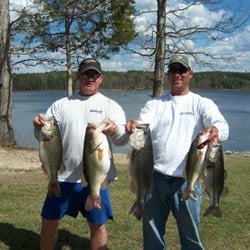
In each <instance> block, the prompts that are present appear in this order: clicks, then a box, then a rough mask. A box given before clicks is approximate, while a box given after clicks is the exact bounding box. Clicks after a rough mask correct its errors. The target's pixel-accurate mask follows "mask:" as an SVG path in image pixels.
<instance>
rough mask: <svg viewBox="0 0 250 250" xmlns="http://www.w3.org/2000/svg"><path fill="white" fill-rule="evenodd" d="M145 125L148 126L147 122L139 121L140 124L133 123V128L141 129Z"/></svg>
mask: <svg viewBox="0 0 250 250" xmlns="http://www.w3.org/2000/svg"><path fill="white" fill-rule="evenodd" d="M147 127H149V123H140V124H136V125H135V128H138V129H143V128H147Z"/></svg>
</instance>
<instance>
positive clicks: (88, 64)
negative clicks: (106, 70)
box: [78, 58, 102, 74]
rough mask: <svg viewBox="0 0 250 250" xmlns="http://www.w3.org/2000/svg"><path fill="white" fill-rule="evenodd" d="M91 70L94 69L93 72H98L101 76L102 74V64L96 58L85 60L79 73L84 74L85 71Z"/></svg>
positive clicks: (80, 66)
mask: <svg viewBox="0 0 250 250" xmlns="http://www.w3.org/2000/svg"><path fill="white" fill-rule="evenodd" d="M89 69H93V70H95V71H97V72H98V73H99V74H101V73H102V68H101V64H100V63H99V62H98V61H97V60H96V59H94V58H86V59H84V60H83V61H82V62H81V63H80V65H79V68H78V71H79V72H81V73H84V72H85V71H87V70H89Z"/></svg>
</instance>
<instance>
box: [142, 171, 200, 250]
mask: <svg viewBox="0 0 250 250" xmlns="http://www.w3.org/2000/svg"><path fill="white" fill-rule="evenodd" d="M153 185H154V187H153V191H152V193H151V194H149V195H148V196H147V197H146V198H145V205H144V215H143V245H144V248H143V249H144V250H162V249H166V245H165V242H164V238H163V237H164V234H165V230H166V223H167V219H168V216H169V213H170V211H171V212H172V213H173V216H174V218H175V220H176V223H177V228H178V231H179V237H180V243H181V249H183V250H184V249H185V250H195V249H204V248H203V246H202V244H201V241H200V237H199V231H198V227H199V224H200V205H201V186H200V184H195V190H196V193H197V200H196V201H194V200H192V199H188V200H186V201H183V200H182V198H181V195H182V192H183V190H184V189H185V188H186V186H187V181H186V180H185V179H183V178H176V177H172V178H171V177H166V176H164V175H162V174H160V173H157V172H155V173H154V184H153Z"/></svg>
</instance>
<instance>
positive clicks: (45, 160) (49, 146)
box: [35, 117, 64, 196]
mask: <svg viewBox="0 0 250 250" xmlns="http://www.w3.org/2000/svg"><path fill="white" fill-rule="evenodd" d="M43 123H44V124H43V127H42V128H41V130H40V131H38V130H37V129H35V137H36V139H37V140H38V141H39V158H40V161H41V163H42V169H43V171H44V173H45V174H46V175H47V176H48V179H49V184H48V195H49V196H53V195H55V196H61V190H60V187H59V184H58V182H57V175H58V170H61V171H63V170H64V165H63V163H62V142H61V136H60V132H59V128H58V124H57V122H56V120H55V118H54V117H49V118H46V120H45V121H43Z"/></svg>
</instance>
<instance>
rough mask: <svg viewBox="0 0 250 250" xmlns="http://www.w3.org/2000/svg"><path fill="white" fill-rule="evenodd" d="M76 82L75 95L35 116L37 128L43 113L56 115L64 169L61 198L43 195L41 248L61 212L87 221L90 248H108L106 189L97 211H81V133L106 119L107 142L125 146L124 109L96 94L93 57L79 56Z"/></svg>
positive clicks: (51, 238) (52, 236)
mask: <svg viewBox="0 0 250 250" xmlns="http://www.w3.org/2000/svg"><path fill="white" fill-rule="evenodd" d="M77 80H78V83H79V92H78V93H76V94H73V95H72V96H69V97H64V98H62V99H59V100H57V101H55V102H54V103H53V104H52V105H51V106H50V107H49V109H48V110H47V112H46V114H39V115H38V116H36V117H35V118H34V120H33V124H34V126H35V128H36V129H38V130H40V129H41V127H42V126H43V120H44V119H45V117H46V116H47V117H49V116H54V117H55V119H56V121H57V123H58V126H59V130H60V133H61V139H62V145H63V163H64V165H65V171H63V172H62V173H60V172H58V181H59V184H60V188H61V191H62V196H61V197H56V196H52V197H50V196H47V197H46V199H45V202H44V206H43V209H42V212H41V215H42V228H41V237H40V247H41V249H42V250H50V249H51V250H52V249H54V247H55V244H56V239H57V231H58V224H59V221H60V219H62V218H63V216H64V215H65V214H67V215H69V216H72V217H77V215H78V213H79V212H81V214H82V215H83V216H84V217H86V219H87V221H88V225H89V228H90V245H91V249H93V250H94V249H106V247H107V230H106V227H105V223H106V221H107V220H108V219H112V218H113V215H112V207H111V201H110V196H109V188H108V187H107V188H104V189H101V199H102V207H101V208H100V209H98V208H94V209H92V210H90V211H86V210H85V209H84V204H85V202H86V198H87V196H88V193H89V191H88V188H87V187H86V186H83V185H82V183H81V178H82V172H83V171H82V169H83V166H82V165H83V162H82V158H83V157H82V155H83V150H84V149H83V147H84V135H85V130H86V127H87V124H88V123H94V124H100V123H101V122H103V121H105V124H106V127H105V128H104V129H103V133H105V134H106V135H107V136H108V138H109V140H110V141H112V142H113V143H114V144H116V145H124V144H126V143H127V141H128V136H127V134H126V132H125V128H124V124H125V123H126V118H125V113H124V111H123V109H122V108H121V107H120V105H119V104H118V103H116V102H115V101H113V100H112V99H110V98H108V97H106V96H104V95H103V94H101V93H100V92H99V88H100V85H101V83H102V81H103V75H102V69H101V65H100V63H99V62H98V61H97V60H95V59H92V58H87V59H85V60H83V61H82V62H81V63H80V65H79V69H78V72H77ZM113 167H114V166H113ZM112 170H113V172H112V173H111V174H110V179H111V180H112V179H115V178H116V171H115V169H112Z"/></svg>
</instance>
